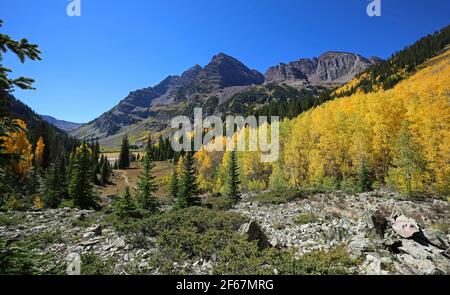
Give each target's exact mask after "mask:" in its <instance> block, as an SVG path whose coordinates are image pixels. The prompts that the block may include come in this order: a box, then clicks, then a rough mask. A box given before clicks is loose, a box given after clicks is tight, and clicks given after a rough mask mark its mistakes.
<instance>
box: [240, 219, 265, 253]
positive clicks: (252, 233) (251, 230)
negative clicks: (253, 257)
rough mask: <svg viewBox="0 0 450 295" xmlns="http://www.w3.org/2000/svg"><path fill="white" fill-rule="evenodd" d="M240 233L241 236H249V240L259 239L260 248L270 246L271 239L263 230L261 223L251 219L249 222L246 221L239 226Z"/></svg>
mask: <svg viewBox="0 0 450 295" xmlns="http://www.w3.org/2000/svg"><path fill="white" fill-rule="evenodd" d="M239 234H240V235H241V236H247V239H248V240H249V241H257V242H258V247H259V248H260V249H265V248H268V247H270V243H269V240H268V239H267V237H266V235H265V234H264V232H263V231H262V230H261V228H260V227H259V225H258V224H257V223H256V222H254V221H250V222H249V223H244V224H243V225H242V226H241V227H240V228H239Z"/></svg>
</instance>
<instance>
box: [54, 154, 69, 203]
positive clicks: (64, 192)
mask: <svg viewBox="0 0 450 295" xmlns="http://www.w3.org/2000/svg"><path fill="white" fill-rule="evenodd" d="M57 168H58V171H59V183H60V186H61V190H60V193H61V196H60V197H61V199H64V198H67V197H68V194H69V191H68V188H67V186H68V181H67V179H68V177H67V175H68V174H67V169H66V159H65V157H64V156H61V158H60V160H59V163H58V167H57Z"/></svg>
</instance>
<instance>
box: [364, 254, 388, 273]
mask: <svg viewBox="0 0 450 295" xmlns="http://www.w3.org/2000/svg"><path fill="white" fill-rule="evenodd" d="M381 265H382V260H381V256H380V254H378V253H376V252H373V253H368V254H367V256H366V261H364V263H363V265H362V268H363V270H364V272H365V273H366V274H368V275H383V274H386V272H385V271H383V270H382V268H381Z"/></svg>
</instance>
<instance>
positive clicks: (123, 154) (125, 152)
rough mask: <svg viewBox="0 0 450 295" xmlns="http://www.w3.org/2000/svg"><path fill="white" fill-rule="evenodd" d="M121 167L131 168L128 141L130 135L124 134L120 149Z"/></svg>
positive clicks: (119, 163) (119, 166)
mask: <svg viewBox="0 0 450 295" xmlns="http://www.w3.org/2000/svg"><path fill="white" fill-rule="evenodd" d="M118 168H119V169H128V168H130V146H129V142H128V136H126V135H125V136H124V137H123V140H122V147H121V149H120V154H119V162H118Z"/></svg>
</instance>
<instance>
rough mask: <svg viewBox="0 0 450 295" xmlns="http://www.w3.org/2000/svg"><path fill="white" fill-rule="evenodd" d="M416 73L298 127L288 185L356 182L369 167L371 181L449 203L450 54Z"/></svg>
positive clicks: (288, 158)
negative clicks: (440, 196) (385, 88)
mask: <svg viewBox="0 0 450 295" xmlns="http://www.w3.org/2000/svg"><path fill="white" fill-rule="evenodd" d="M447 48H448V49H450V48H449V47H447ZM418 68H420V70H418V71H417V72H416V73H415V74H413V75H412V76H410V77H409V78H407V79H405V80H404V81H402V82H400V83H398V84H397V85H396V86H394V88H392V89H389V90H380V91H378V92H372V93H368V94H366V93H362V92H361V93H357V94H354V95H351V96H347V97H342V98H338V99H335V100H333V101H330V102H327V103H325V104H322V105H321V106H319V107H317V108H315V109H314V110H312V111H309V112H306V113H304V114H302V115H300V116H299V117H298V118H296V119H295V120H293V122H292V126H291V130H292V134H290V137H289V140H288V143H287V145H286V151H285V154H284V161H285V164H286V167H289V169H288V171H287V175H286V179H291V181H292V183H294V184H296V185H298V186H304V185H308V184H310V183H320V182H326V181H334V182H336V183H338V184H339V183H340V182H342V183H343V182H352V181H354V179H355V178H357V177H358V175H359V173H360V171H361V166H362V165H365V169H366V171H369V172H367V174H368V176H367V177H369V178H370V179H372V181H376V182H378V183H387V184H389V185H390V186H393V187H395V188H397V189H399V190H400V191H402V192H404V193H408V194H410V193H411V191H412V192H426V193H432V194H435V193H439V194H442V195H444V196H446V195H449V194H450V187H449V181H448V180H449V179H450V165H449V164H448V163H450V132H449V130H450V120H449V118H450V105H449V103H448V99H449V93H450V51H449V50H447V51H445V52H444V53H442V54H441V55H439V56H437V57H434V58H432V59H430V60H427V61H426V62H425V63H423V64H421V65H420V67H418Z"/></svg>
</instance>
